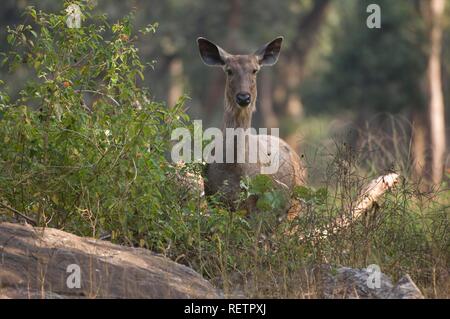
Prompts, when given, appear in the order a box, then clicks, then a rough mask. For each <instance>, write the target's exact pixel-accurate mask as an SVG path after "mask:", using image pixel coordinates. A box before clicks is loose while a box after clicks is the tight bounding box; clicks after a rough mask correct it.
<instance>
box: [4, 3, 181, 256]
mask: <svg viewBox="0 0 450 319" xmlns="http://www.w3.org/2000/svg"><path fill="white" fill-rule="evenodd" d="M80 6H81V9H82V12H83V22H82V26H81V28H68V27H67V25H66V13H65V11H62V12H61V13H60V14H54V13H44V12H40V11H39V12H38V11H36V10H35V9H34V8H32V7H29V8H27V16H28V20H29V19H31V20H32V23H31V24H30V25H19V26H17V27H15V28H11V29H9V35H8V42H9V43H10V45H11V51H10V52H8V53H7V54H4V60H3V62H4V63H5V64H6V65H8V66H9V67H10V68H11V69H12V70H15V69H17V68H23V67H24V65H25V67H26V68H27V69H28V70H30V71H31V75H30V81H29V82H28V83H26V84H25V85H24V88H23V89H22V90H21V91H20V96H19V98H18V99H17V100H14V101H11V100H10V99H9V98H8V97H7V96H6V94H5V93H2V94H1V108H0V122H1V124H0V145H1V148H0V202H2V203H3V205H7V206H9V207H13V208H14V209H16V210H17V211H20V212H21V213H23V214H24V215H26V216H28V217H30V218H32V219H34V220H35V221H36V222H37V224H38V225H41V226H53V227H57V228H61V229H65V230H68V231H72V232H74V233H77V234H82V235H91V236H99V235H102V234H103V233H109V234H111V235H112V239H113V240H118V241H120V242H125V243H131V244H137V243H139V244H140V245H143V246H144V245H145V246H148V247H159V246H164V245H165V244H163V243H161V242H159V240H160V239H159V238H166V237H167V236H160V235H161V234H160V233H159V232H167V229H166V228H165V227H164V223H165V222H167V219H168V218H169V217H168V216H170V215H171V214H173V215H176V212H177V211H180V209H181V208H180V207H181V205H180V204H179V201H178V196H179V195H178V192H177V189H176V188H175V187H172V186H173V185H172V184H171V183H169V182H168V180H169V177H170V176H171V174H173V168H172V166H171V165H170V163H169V162H168V160H167V158H166V156H165V154H166V152H167V150H168V149H169V147H170V134H171V132H172V130H173V129H174V128H177V127H180V126H185V125H186V124H185V123H187V120H188V118H187V117H186V115H185V113H184V112H183V110H182V106H183V100H182V99H181V100H180V102H179V104H177V105H175V106H173V107H171V108H168V107H166V106H165V105H164V104H161V103H157V102H153V101H151V97H150V95H149V92H148V91H147V90H145V89H142V88H140V87H139V85H138V83H139V80H140V78H141V77H143V71H144V68H145V67H146V66H145V65H144V64H143V63H142V62H141V61H140V59H139V56H138V50H137V48H136V47H135V45H134V43H135V40H136V37H137V36H136V35H135V34H134V31H133V27H132V16H127V17H125V18H124V19H123V20H121V21H119V22H117V23H115V24H113V25H111V26H110V25H109V24H108V22H107V19H106V17H105V16H95V15H93V14H91V10H90V8H89V7H88V6H86V5H83V4H80ZM149 28H150V27H149ZM142 33H148V30H147V31H145V30H144V31H142ZM3 208H4V207H2V210H3ZM171 235H172V234H171Z"/></svg>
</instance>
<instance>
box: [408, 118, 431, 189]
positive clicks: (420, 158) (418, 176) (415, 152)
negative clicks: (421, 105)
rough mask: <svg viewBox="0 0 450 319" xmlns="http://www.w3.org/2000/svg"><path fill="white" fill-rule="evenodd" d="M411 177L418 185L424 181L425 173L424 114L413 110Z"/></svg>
mask: <svg viewBox="0 0 450 319" xmlns="http://www.w3.org/2000/svg"><path fill="white" fill-rule="evenodd" d="M411 122H412V130H411V137H412V148H411V155H412V168H413V171H412V175H413V179H414V180H415V181H416V182H418V183H419V184H420V185H425V184H422V183H423V182H425V181H426V180H428V177H427V178H424V177H425V174H426V172H427V160H428V159H427V156H426V154H427V151H428V150H427V139H428V136H427V120H426V114H424V112H423V111H418V110H414V111H413V114H412V119H411Z"/></svg>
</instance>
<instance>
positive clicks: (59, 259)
mask: <svg viewBox="0 0 450 319" xmlns="http://www.w3.org/2000/svg"><path fill="white" fill-rule="evenodd" d="M69 265H75V266H71V267H74V268H72V269H71V268H70V267H69ZM77 266H79V271H80V272H79V273H80V281H79V283H80V288H77V287H76V286H77V280H76V274H77ZM68 267H69V268H68ZM68 270H69V272H68ZM68 283H69V285H68ZM73 285H75V287H73ZM69 286H71V287H73V288H69ZM220 297H221V295H220V293H219V292H218V291H217V290H216V289H215V288H214V287H213V286H212V285H211V284H210V283H209V282H208V281H206V280H205V279H203V278H202V277H201V276H200V275H199V274H197V273H196V272H195V271H193V270H192V269H190V268H188V267H186V266H183V265H180V264H177V263H175V262H173V261H171V260H169V259H167V258H164V257H161V256H158V255H156V254H154V253H152V252H150V251H148V250H145V249H141V248H131V247H124V246H120V245H115V244H112V243H110V242H106V241H101V240H95V239H91V238H83V237H78V236H75V235H73V234H69V233H67V232H64V231H61V230H57V229H52V228H45V229H43V228H33V227H31V226H23V225H18V224H11V223H0V298H52V299H54V298H220Z"/></svg>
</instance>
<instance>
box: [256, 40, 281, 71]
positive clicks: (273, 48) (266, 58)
mask: <svg viewBox="0 0 450 319" xmlns="http://www.w3.org/2000/svg"><path fill="white" fill-rule="evenodd" d="M282 42H283V37H278V38H276V39H274V40H272V41H271V42H269V43H267V44H265V45H263V46H262V47H261V48H259V49H258V50H257V51H256V52H255V55H256V56H257V57H258V60H259V64H260V65H274V64H275V63H277V60H278V56H279V55H280V50H281V43H282Z"/></svg>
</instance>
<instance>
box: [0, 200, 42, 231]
mask: <svg viewBox="0 0 450 319" xmlns="http://www.w3.org/2000/svg"><path fill="white" fill-rule="evenodd" d="M0 206H1V207H3V208H6V209H7V210H10V211H11V212H13V213H14V214H16V215H19V216H20V217H22V218H23V219H25V220H26V221H27V222H29V223H30V224H31V225H33V226H36V225H37V222H36V221H35V220H34V219H33V218H31V217H28V216H27V215H25V214H23V213H21V212H19V211H18V210H17V209H15V208H12V207H10V206H8V205H6V204H3V203H1V202H0Z"/></svg>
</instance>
